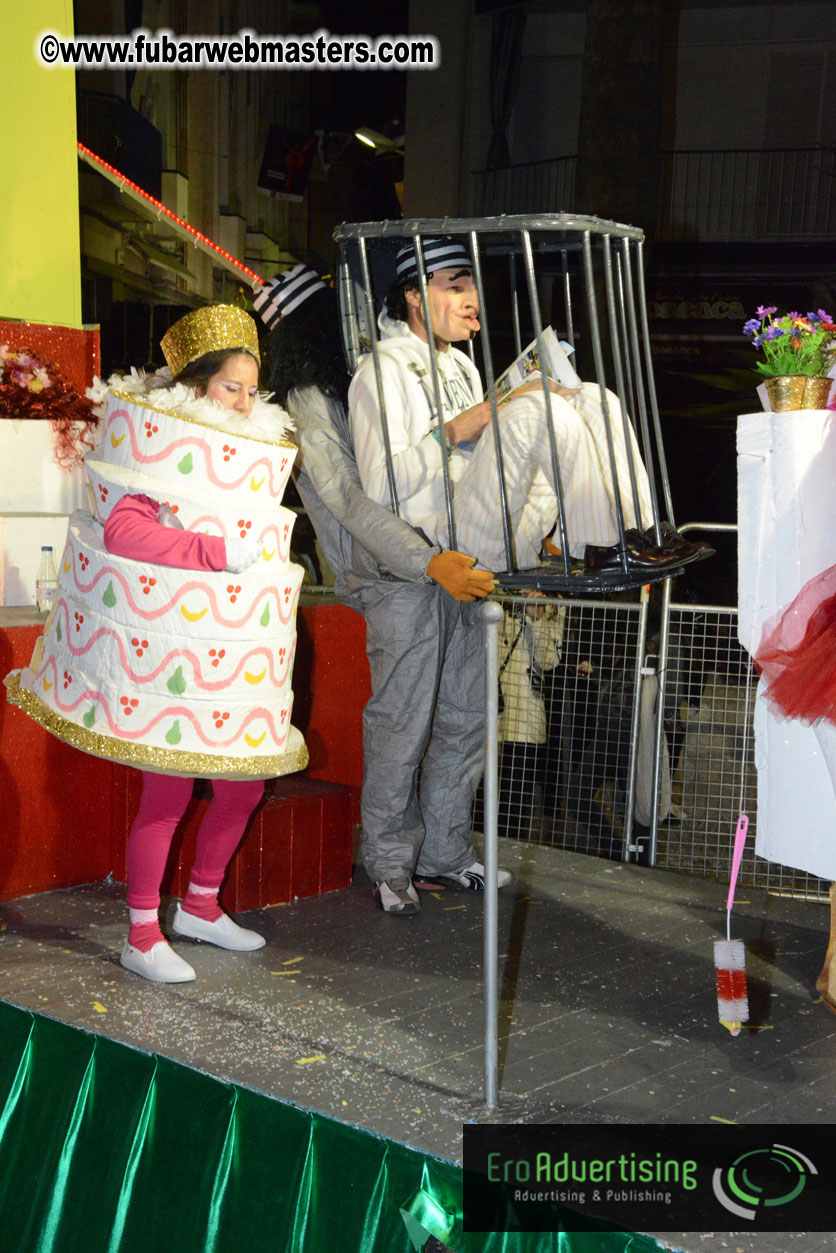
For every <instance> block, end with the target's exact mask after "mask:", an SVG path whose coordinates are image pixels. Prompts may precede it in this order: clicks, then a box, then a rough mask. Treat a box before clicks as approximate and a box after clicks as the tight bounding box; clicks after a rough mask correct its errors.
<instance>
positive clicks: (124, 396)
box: [107, 387, 299, 452]
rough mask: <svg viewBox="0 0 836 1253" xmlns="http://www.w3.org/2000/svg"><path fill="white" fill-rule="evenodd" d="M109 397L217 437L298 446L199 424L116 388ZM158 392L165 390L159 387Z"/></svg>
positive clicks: (290, 442) (281, 440)
mask: <svg viewBox="0 0 836 1253" xmlns="http://www.w3.org/2000/svg"><path fill="white" fill-rule="evenodd" d="M107 390H108V391H109V393H110V395H111V396H115V397H116V399H117V400H123V401H125V402H126V403H127V404H129V405H139V406H140V408H141V409H151V410H152V411H153V412H154V413H162V414H164V415H165V416H166V417H167V418H176V419H177V421H178V422H189V423H191V425H192V426H201V427H203V429H204V430H205V431H216V432H217V434H218V435H232V436H234V438H235V439H248V440H249V441H250V443H252V444H273V445H274V446H275V447H276V448H293V449H295V450H296V451H297V452H298V450H299V445H298V444H294V442H293V440H291V439H264V438H263V436H260V435H247V434H245V433H244V432H243V431H226V430H224V428H223V427H222V426H213V425H212V423H211V422H199V421H198V420H197V418H187V417H186V415H185V414H184V413H175V412H174V410H173V409H163V407H162V406H161V405H152V404H151V402H150V400H143V399H142V397H140V396H135V395H134V394H133V393H132V392H122V391H119V389H118V388H116V387H109V388H108V389H107ZM157 390H158V391H161V392H162V391H165V390H166V389H165V388H163V387H160V388H158V389H157Z"/></svg>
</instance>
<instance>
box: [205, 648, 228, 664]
mask: <svg viewBox="0 0 836 1253" xmlns="http://www.w3.org/2000/svg"><path fill="white" fill-rule="evenodd" d="M209 656H210V657H211V658H212V665H213V666H219V665H220V664H221V660H222V658H224V657H225V656H226V649H225V648H218V649H214V648H210V649H209Z"/></svg>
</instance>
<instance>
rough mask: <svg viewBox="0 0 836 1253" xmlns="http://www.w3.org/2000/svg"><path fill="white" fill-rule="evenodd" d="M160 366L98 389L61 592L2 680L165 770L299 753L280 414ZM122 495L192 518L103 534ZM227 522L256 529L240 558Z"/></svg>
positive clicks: (33, 706) (254, 775)
mask: <svg viewBox="0 0 836 1253" xmlns="http://www.w3.org/2000/svg"><path fill="white" fill-rule="evenodd" d="M218 308H223V306H220V307H216V308H212V309H206V310H201V311H199V312H200V314H203V315H206V317H207V318H211V316H213V315H216V314H217V310H218ZM243 316H245V315H243ZM190 317H191V318H194V317H195V315H190ZM248 320H249V319H248ZM203 330H204V333H205V334H206V336H207V338H208V341H209V342H210V343H211V342H213V341H212V338H211V336H212V328H211V326H210V325H208V324H207V325H206V326H204V328H203ZM156 381H157V380H150V381H147V380H142V379H141V378H137V377H134V378H133V379H131V380H127V385H128V390H123V388H122V387H120V385H119V382H118V381H116V382H114V381H111V386H110V387H109V388H108V389H107V394H106V398H105V402H104V414H103V417H102V421H101V440H100V447H99V449H98V450H97V451H96V452H95V453H92V454H89V455H88V457H87V471H88V475H89V479H90V483H89V487H88V508H89V512H87V511H85V510H80V511H78V512H77V513H75V514H74V515H73V516H72V518H71V519H70V524H69V530H68V535H67V545H66V548H65V551H64V556H63V560H62V562H61V569H60V571H59V590H58V594H57V596H56V600H55V607H54V609H53V612H52V614H51V616H50V618H49V620H48V622H47V625H46V628H45V630H44V634H43V636H42V637H41V639H40V640H39V641H38V644H37V646H36V649H35V652H34V654H33V657H32V660H31V662H30V665H29V668H28V669H26V670H23V671H20V672H15V673H14V674H12V675H10V676H9V678H8V679H7V681H6V682H7V685H8V686H9V696H10V699H11V700H13V701H14V702H15V703H16V704H18V705H20V706H21V707H22V708H23V709H24V710H25V711H26V712H27V713H28V714H30V715H31V716H32V717H33V718H35V719H36V720H37V721H38V722H40V723H41V724H42V725H43V726H45V727H46V728H47V729H48V730H49V731H51V732H52V733H53V734H54V735H57V736H58V737H59V738H60V739H62V740H66V741H67V742H68V743H70V744H73V745H75V746H76V747H78V748H81V749H83V750H84V751H85V752H89V753H92V754H94V755H95V756H98V757H106V758H110V759H112V760H114V761H120V762H124V763H127V764H128V765H132V766H138V767H140V768H144V769H149V770H153V771H155V772H157V773H162V774H173V775H183V776H194V775H197V776H202V777H208V778H221V779H243V778H249V779H264V778H269V777H272V776H274V775H282V774H287V773H290V772H292V771H295V770H300V769H302V768H303V767H304V766H305V764H306V761H307V752H306V749H305V745H304V741H303V739H302V736H301V734H300V733H299V731H298V730H297V729H296V728H295V727H293V726H292V725H291V711H292V707H293V694H292V691H291V673H292V668H293V657H294V649H295V641H296V607H297V601H298V598H299V591H300V587H301V583H302V577H303V570H302V568H301V567H300V566H297V565H293V564H291V563H290V562H289V559H288V554H289V550H290V536H291V531H292V528H293V522H294V514H293V513H292V512H291V511H290V510H288V509H284V508H282V506H281V499H282V493H283V491H284V487H285V484H286V482H287V479H288V476H289V474H290V470H291V466H292V465H293V460H294V457H295V454H296V447H295V445H294V444H292V443H290V442H289V441H288V440H287V439H286V438H285V437H284V425H283V423H284V422H286V421H287V420H286V415H284V413H283V411H282V410H281V409H279V408H278V406H275V405H267V404H266V403H264V402H263V401H261V402H257V403H256V405H255V407H254V409H253V413H252V415H251V417H250V418H247V419H238V418H237V417H236V415H234V414H233V415H230V414H229V412H228V411H225V410H222V409H220V408H218V407H217V406H215V405H213V404H212V402H211V401H209V400H206V399H202V400H197V401H196V400H195V399H194V395H193V393H192V392H191V391H190V390H189V389H185V388H183V387H175V388H173V389H171V390H163V389H160V388H159V386H156V387H155V386H154V383H155V382H156ZM175 405H176V406H177V411H174V406H175ZM230 417H231V419H232V420H231V422H230V421H229V419H230ZM208 422H214V423H216V424H217V425H209V424H207V423H208ZM230 428H234V431H235V433H234V434H233V433H231V429H230ZM126 495H128V496H131V497H133V498H134V499H135V501H137V502H143V501H145V502H146V504H145V508H146V510H147V509H148V507H149V506H150V507H151V508H152V509H153V510H154V512H155V513H156V504H160V505H163V506H165V507H166V508H167V509H168V510H170V511H171V512H172V513H173V514H174V517H175V519H176V520H177V521H179V522H181V523H182V525H183V527H184V528H185V530H183V531H179V530H176V529H174V528H171V527H168V528H165V531H164V532H163V533H162V539H163V542H162V545H161V547H159V548H158V549H154V546H153V545H152V546H151V549H150V550H149V548H148V547H147V545H146V547H145V550H144V552H145V555H144V558H143V559H141V560H137V559H133V558H132V557H130V556H118V555H116V554H115V553H114V552H113V551H108V546H107V545H106V543H105V535H106V529H105V524H107V523H108V519H109V518H110V517H111V514H112V512H113V510H114V508H115V506H116V505H117V504H118V503H119V501H120V500H122V499H123V497H125V496H126ZM175 525H176V524H175ZM113 529H114V530H115V529H117V528H116V527H115V526H114V528H113ZM233 538H241V539H244V538H246V539H259V538H260V539H261V540H262V541H263V551H262V554H261V558H260V559H259V560H258V561H257V562H255V564H253V565H251V566H249V567H248V568H247V569H245V570H243V571H242V572H241V573H237V574H231V573H230V572H229V571H228V570H227V569H225V568H224V567H225V566H226V564H227V563H226V556H225V548H224V544H223V543H220V544H219V543H218V540H219V539H220V540H221V541H226V540H227V539H233ZM166 541H167V542H166ZM149 551H153V552H154V557H155V558H156V559H153V558H150V557H149V556H148V555H147V554H148V552H149ZM169 562H172V563H173V564H169Z"/></svg>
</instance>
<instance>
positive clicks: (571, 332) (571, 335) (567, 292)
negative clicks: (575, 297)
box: [517, 248, 575, 354]
mask: <svg viewBox="0 0 836 1253" xmlns="http://www.w3.org/2000/svg"><path fill="white" fill-rule="evenodd" d="M560 259H561V264H562V267H563V302H564V304H565V306H566V339H567V340H568V342H569V343H570V344H571V345H572V347H573V348H574V347H575V324H574V321H573V319H572V285H571V282H570V280H569V254H568V252H567V251H566V249H565V248H564V249H563V251H562V252H561V254H560ZM517 353H518V354H519V349H517Z"/></svg>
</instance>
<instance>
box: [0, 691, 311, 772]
mask: <svg viewBox="0 0 836 1253" xmlns="http://www.w3.org/2000/svg"><path fill="white" fill-rule="evenodd" d="M3 682H4V683H5V685H6V688H7V694H8V699H9V701H10V702H11V703H12V704H13V705H17V706H18V707H19V708H20V709H22V710H23V712H24V713H25V714H28V715H29V717H30V718H32V719H34V721H35V722H38V723H40V725H41V726H42V727H43V728H44V730H45V731H49V733H50V734H51V735H54V736H56V737H57V739H59V740H63V741H64V743H65V744H71V745H72V747H73V748H80V749H81V751H82V752H83V753H90V754H91V756H93V757H104V758H105V760H107V761H118V762H120V763H121V764H122V765H123V766H134V767H136V769H138V770H153V771H155V772H156V773H157V774H174V775H179V776H181V777H185V778H198V779H273V778H276V777H278V776H279V775H283V774H295V773H296V771H297V770H304V769H305V766H307V764H308V750H307V747H306V746H305V743H304V741H303V742H302V747H301V748H298V749H295V750H294V751H293V752H289V753H281V754H275V755H274V756H272V757H218V756H215V755H214V754H211V753H186V752H183V751H181V750H178V749H173V748H151V747H150V746H149V745H147V744H126V743H125V742H124V741H123V740H117V739H115V738H114V737H113V736H110V735H99V734H98V732H96V731H88V730H87V728H86V727H79V726H76V724H75V723H74V722H70V721H69V720H68V719H67V718H62V717H61V715H60V714H57V713H55V711H54V710H52V709H50V708H49V706H47V705H45V704H44V703H43V701H42V700H41V699H40V697H38V696H36V695H35V693H34V692H30V691H29V690H28V689H27V688H23V687H21V686H20V671H19V670H13V671H12V673H11V674H7V675H6V677H5V679H4V680H3Z"/></svg>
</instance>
